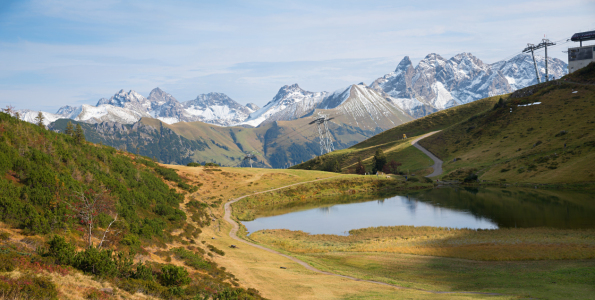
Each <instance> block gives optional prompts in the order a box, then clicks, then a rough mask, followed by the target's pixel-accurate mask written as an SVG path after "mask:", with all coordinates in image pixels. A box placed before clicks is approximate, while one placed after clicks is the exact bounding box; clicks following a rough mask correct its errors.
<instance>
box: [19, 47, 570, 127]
mask: <svg viewBox="0 0 595 300" xmlns="http://www.w3.org/2000/svg"><path fill="white" fill-rule="evenodd" d="M536 62H537V66H538V70H539V73H540V77H541V78H542V80H543V78H544V77H545V58H543V57H541V56H536ZM548 64H549V74H550V76H551V77H554V78H559V77H561V76H563V75H565V74H566V72H567V64H566V63H564V62H563V61H561V60H559V59H557V58H549V59H548ZM536 83H537V79H536V78H535V71H534V66H533V60H532V58H531V56H530V55H529V54H519V55H517V56H515V57H513V58H511V59H509V60H506V61H499V62H496V63H493V64H485V63H483V62H482V61H481V60H480V59H479V58H477V57H475V56H473V55H472V54H471V53H461V54H458V55H456V56H454V57H452V58H450V59H448V60H447V59H445V58H443V57H442V56H440V55H438V54H435V53H431V54H428V55H427V56H426V57H425V58H424V59H422V60H421V61H420V62H419V63H418V64H417V66H415V67H414V66H413V64H412V62H411V60H410V59H409V57H408V56H406V57H404V58H403V59H402V60H401V62H400V63H399V64H398V66H397V68H396V69H395V71H393V72H390V73H388V74H386V75H384V76H382V77H380V78H378V79H376V80H374V81H373V82H372V83H371V84H370V86H369V87H368V86H366V85H365V84H363V83H360V84H358V85H351V86H349V87H346V88H342V89H339V90H338V91H336V92H333V93H329V92H324V91H323V92H310V91H305V90H303V89H301V88H300V87H299V86H298V85H297V84H293V85H286V86H284V87H282V88H281V89H279V91H278V93H277V94H276V95H275V97H273V99H272V100H271V101H269V102H268V103H267V104H266V105H265V106H264V107H262V108H259V107H258V106H256V105H255V104H253V103H249V104H247V105H246V106H244V105H241V104H239V103H238V102H236V101H234V100H233V99H231V98H229V97H228V96H227V95H225V94H222V93H208V94H201V95H198V96H197V97H196V99H194V100H190V101H185V102H179V101H178V100H177V99H176V98H174V97H173V96H172V95H170V94H168V93H166V92H164V91H163V90H161V89H159V88H155V89H153V90H152V91H151V92H150V94H149V96H148V97H147V98H145V97H143V96H142V95H140V94H138V93H136V92H135V91H132V90H131V91H128V92H125V91H124V90H120V91H119V92H118V93H116V94H115V95H114V96H112V97H111V98H110V99H105V98H102V99H100V100H99V101H98V102H97V105H95V106H92V105H86V104H84V105H82V106H79V107H72V106H64V107H61V108H60V109H59V110H58V112H56V113H55V114H51V113H46V112H42V113H43V114H44V116H45V118H46V124H49V123H51V122H53V121H55V120H57V119H60V118H67V119H72V120H76V121H82V122H87V123H100V122H104V121H109V122H118V123H122V124H133V123H135V122H137V121H138V120H140V118H143V117H150V118H156V119H159V120H161V121H163V122H165V123H168V124H174V123H178V122H195V121H200V122H204V123H209V124H215V125H219V126H236V125H243V126H253V127H256V126H260V125H262V124H267V123H271V122H275V121H289V120H295V119H298V118H301V117H304V116H310V115H312V114H313V113H314V111H315V110H317V109H336V108H337V107H338V106H340V105H341V104H343V102H345V101H346V100H347V99H348V98H349V97H352V95H351V94H352V92H351V91H352V89H353V87H356V86H357V87H359V88H356V90H354V91H355V93H356V94H358V95H359V96H357V97H359V99H360V100H362V99H366V100H364V102H366V104H364V103H363V102H361V103H359V104H358V105H355V106H354V105H353V103H352V104H351V105H345V106H343V107H341V108H340V109H339V110H340V111H341V113H346V114H351V115H352V117H354V116H356V115H359V116H363V115H365V114H368V115H370V116H380V115H379V111H378V110H377V109H379V108H381V109H382V111H383V113H385V115H386V116H388V115H391V114H392V113H397V114H403V113H405V114H407V115H409V116H411V117H413V118H419V117H423V116H425V115H428V114H430V113H433V112H436V111H439V110H442V109H446V108H449V107H453V106H456V105H460V104H465V103H469V102H471V101H475V100H478V99H482V98H485V97H489V96H493V95H499V94H506V93H510V92H513V91H515V90H517V89H520V88H523V87H526V86H529V85H533V84H536ZM358 91H359V92H358ZM363 91H365V92H363ZM362 92H363V93H362ZM347 107H350V108H347ZM367 109H372V111H367ZM363 111H365V113H363ZM386 112H390V113H389V114H388V115H387V114H386ZM20 113H21V115H22V116H23V119H25V120H27V121H31V122H33V121H34V118H35V117H36V115H37V113H38V112H37V111H31V110H22V111H20ZM359 123H360V122H359V121H355V123H354V124H355V126H357V125H358V124H359ZM364 123H365V122H364ZM381 127H383V126H381Z"/></svg>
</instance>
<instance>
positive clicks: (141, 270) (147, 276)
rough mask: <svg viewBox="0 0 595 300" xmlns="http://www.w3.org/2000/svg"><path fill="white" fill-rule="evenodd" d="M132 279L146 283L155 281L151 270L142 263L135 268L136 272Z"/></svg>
mask: <svg viewBox="0 0 595 300" xmlns="http://www.w3.org/2000/svg"><path fill="white" fill-rule="evenodd" d="M132 277H133V278H134V279H141V280H146V281H153V280H155V277H154V276H153V270H152V269H151V268H150V267H149V266H147V265H145V264H143V263H139V264H138V265H137V266H136V272H134V274H133V276H132Z"/></svg>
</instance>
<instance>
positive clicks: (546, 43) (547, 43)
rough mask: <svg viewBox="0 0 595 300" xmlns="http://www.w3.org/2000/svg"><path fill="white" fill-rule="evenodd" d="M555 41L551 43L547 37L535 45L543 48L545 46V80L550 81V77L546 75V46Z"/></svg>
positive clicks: (551, 44)
mask: <svg viewBox="0 0 595 300" xmlns="http://www.w3.org/2000/svg"><path fill="white" fill-rule="evenodd" d="M555 44H556V43H552V42H550V40H548V39H543V40H541V43H540V44H539V45H537V47H539V48H544V47H545V81H546V82H547V81H550V78H549V77H548V69H547V46H553V45H555Z"/></svg>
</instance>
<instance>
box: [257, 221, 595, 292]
mask: <svg viewBox="0 0 595 300" xmlns="http://www.w3.org/2000/svg"><path fill="white" fill-rule="evenodd" d="M249 238H250V239H251V240H253V241H256V242H258V243H260V244H262V245H266V246H267V247H271V248H273V249H278V250H280V251H282V252H284V253H288V254H290V255H292V256H295V257H297V258H299V259H302V260H304V261H306V262H308V263H310V264H312V265H313V266H314V267H316V268H319V269H321V270H326V271H331V272H336V273H339V274H342V275H348V276H353V277H357V278H361V279H367V280H377V281H382V282H386V283H390V284H395V285H399V286H405V287H411V288H418V289H425V290H436V291H475V292H489V293H501V294H507V295H511V296H513V295H514V297H515V298H516V297H521V298H525V297H526V298H539V299H561V298H564V299H591V298H592V297H593V293H594V292H595V288H594V285H593V283H595V272H594V271H593V270H594V268H595V260H594V258H595V230H593V229H589V230H556V229H547V228H524V229H521V228H518V229H514V228H513V229H498V230H477V231H476V230H469V229H452V228H437V227H413V226H394V227H377V228H365V229H357V230H352V231H350V232H349V235H348V236H337V235H309V234H307V233H303V232H296V231H289V230H262V231H258V232H255V233H252V234H251V235H250V237H249Z"/></svg>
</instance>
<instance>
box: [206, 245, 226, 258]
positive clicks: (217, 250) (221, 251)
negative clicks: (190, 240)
mask: <svg viewBox="0 0 595 300" xmlns="http://www.w3.org/2000/svg"><path fill="white" fill-rule="evenodd" d="M207 248H209V250H211V251H212V252H215V253H217V254H219V255H221V256H223V255H225V252H223V250H221V249H218V248H217V247H215V246H213V245H207Z"/></svg>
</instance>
